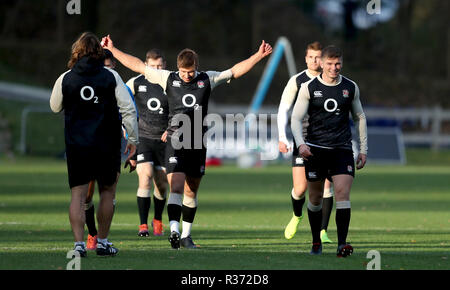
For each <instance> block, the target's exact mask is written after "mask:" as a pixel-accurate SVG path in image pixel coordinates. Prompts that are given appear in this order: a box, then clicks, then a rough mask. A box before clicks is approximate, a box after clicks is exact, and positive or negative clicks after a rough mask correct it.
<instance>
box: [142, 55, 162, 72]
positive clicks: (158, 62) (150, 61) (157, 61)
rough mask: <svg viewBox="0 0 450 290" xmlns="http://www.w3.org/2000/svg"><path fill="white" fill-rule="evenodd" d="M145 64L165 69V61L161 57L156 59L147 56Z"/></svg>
mask: <svg viewBox="0 0 450 290" xmlns="http://www.w3.org/2000/svg"><path fill="white" fill-rule="evenodd" d="M145 63H146V64H147V66H149V67H151V68H154V69H165V68H166V62H165V61H164V60H163V59H162V57H160V58H158V59H153V58H149V59H147V61H146V62H145Z"/></svg>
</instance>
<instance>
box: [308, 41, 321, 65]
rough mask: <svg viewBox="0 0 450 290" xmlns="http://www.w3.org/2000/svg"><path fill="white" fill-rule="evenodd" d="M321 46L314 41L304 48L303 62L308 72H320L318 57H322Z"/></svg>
mask: <svg viewBox="0 0 450 290" xmlns="http://www.w3.org/2000/svg"><path fill="white" fill-rule="evenodd" d="M322 48H323V46H322V44H320V42H318V41H315V42H313V43H310V44H308V46H306V54H305V62H306V66H307V67H308V69H309V70H312V71H320V56H321V55H322Z"/></svg>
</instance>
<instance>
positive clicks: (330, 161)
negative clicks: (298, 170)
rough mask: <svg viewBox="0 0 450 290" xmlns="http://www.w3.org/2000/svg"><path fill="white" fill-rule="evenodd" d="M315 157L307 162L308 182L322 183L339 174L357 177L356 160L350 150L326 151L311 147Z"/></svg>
mask: <svg viewBox="0 0 450 290" xmlns="http://www.w3.org/2000/svg"><path fill="white" fill-rule="evenodd" d="M309 147H310V148H311V149H310V150H311V153H312V154H313V156H310V157H308V160H305V174H306V179H307V180H308V181H320V180H324V179H325V178H327V179H328V180H330V181H331V177H332V176H334V175H338V174H347V175H351V176H353V177H355V160H354V159H353V152H352V150H349V149H324V148H319V147H314V146H309Z"/></svg>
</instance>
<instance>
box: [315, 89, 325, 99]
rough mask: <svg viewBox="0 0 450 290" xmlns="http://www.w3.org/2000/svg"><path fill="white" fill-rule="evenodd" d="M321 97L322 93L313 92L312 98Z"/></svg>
mask: <svg viewBox="0 0 450 290" xmlns="http://www.w3.org/2000/svg"><path fill="white" fill-rule="evenodd" d="M320 97H323V95H322V91H314V98H320Z"/></svg>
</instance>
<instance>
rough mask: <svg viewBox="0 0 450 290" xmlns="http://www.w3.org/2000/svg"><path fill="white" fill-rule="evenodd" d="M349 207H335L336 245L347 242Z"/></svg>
mask: <svg viewBox="0 0 450 290" xmlns="http://www.w3.org/2000/svg"><path fill="white" fill-rule="evenodd" d="M350 216H351V209H350V208H337V209H336V227H337V235H338V245H342V244H346V243H347V234H348V226H349V225H350Z"/></svg>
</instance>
